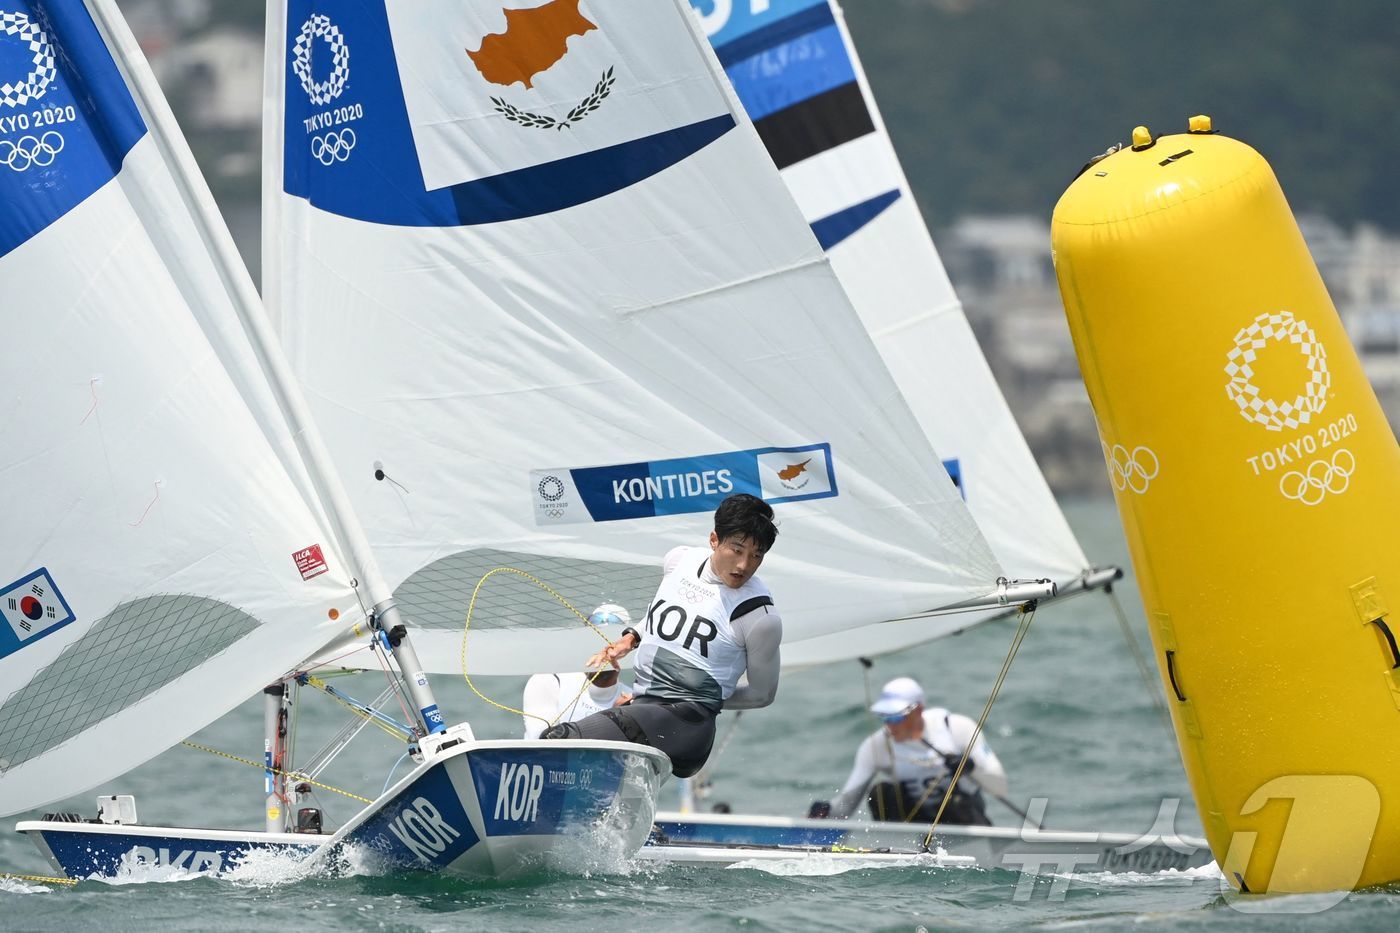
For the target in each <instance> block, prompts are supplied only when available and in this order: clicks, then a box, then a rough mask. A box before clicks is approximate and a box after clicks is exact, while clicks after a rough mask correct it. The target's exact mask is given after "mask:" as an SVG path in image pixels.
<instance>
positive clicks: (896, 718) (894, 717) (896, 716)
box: [880, 703, 919, 726]
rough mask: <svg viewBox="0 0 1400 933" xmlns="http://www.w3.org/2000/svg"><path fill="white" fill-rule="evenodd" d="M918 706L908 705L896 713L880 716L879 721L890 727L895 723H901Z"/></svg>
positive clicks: (914, 704) (915, 704)
mask: <svg viewBox="0 0 1400 933" xmlns="http://www.w3.org/2000/svg"><path fill="white" fill-rule="evenodd" d="M918 705H919V704H917V703H910V704H909V705H908V706H906V707H904V709H902V710H900V711H899V712H897V713H884V714H881V716H880V720H881V721H882V722H884V724H885V725H887V726H892V725H894V724H895V723H898V722H903V721H904V720H905V719H906V718H908V716H909V714H910V713H912V712H914V710H915V708H916V707H918Z"/></svg>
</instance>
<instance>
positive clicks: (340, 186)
mask: <svg viewBox="0 0 1400 933" xmlns="http://www.w3.org/2000/svg"><path fill="white" fill-rule="evenodd" d="M502 7H503V4H501V3H478V4H472V5H458V6H454V7H449V8H440V7H436V6H434V7H424V6H423V5H422V4H418V3H412V2H408V0H388V2H387V3H384V4H381V3H370V4H367V5H362V6H355V7H353V8H337V9H335V10H333V11H330V12H324V13H323V12H320V9H321V8H319V7H313V6H312V5H311V4H310V3H306V2H290V3H286V4H284V5H283V6H282V7H281V8H280V9H279V10H278V11H277V12H276V13H274V15H273V16H272V17H271V18H270V23H269V35H268V42H269V46H268V49H269V54H268V62H269V66H268V72H267V83H266V91H265V93H266V95H267V102H268V119H267V121H266V124H265V136H264V139H265V143H264V144H265V147H266V149H265V153H264V156H265V165H266V172H265V191H264V194H265V197H264V218H265V236H264V241H265V255H264V263H263V266H264V296H265V298H266V300H267V301H268V302H269V304H270V306H271V308H272V310H273V313H274V314H275V315H276V316H278V317H279V318H280V321H281V330H282V333H283V337H284V342H285V344H286V346H287V349H288V354H289V356H290V357H291V360H292V363H293V366H294V368H295V369H296V370H297V372H298V375H299V376H300V378H301V379H302V381H303V383H304V386H305V388H306V391H307V394H308V398H309V400H310V402H311V405H312V407H313V408H314V411H315V415H316V420H317V422H318V423H319V424H320V425H321V426H322V428H323V429H324V431H325V433H326V435H327V443H328V445H329V446H330V448H331V450H332V451H333V453H334V455H335V457H336V459H337V461H338V463H339V465H340V468H341V471H342V474H343V475H344V476H345V477H346V485H347V488H348V492H349V495H350V497H351V499H352V500H353V502H354V506H355V510H356V512H357V513H358V514H359V515H360V516H361V518H362V519H363V521H364V523H365V526H366V530H367V533H368V534H369V536H370V538H371V541H372V543H373V545H374V547H375V550H376V553H377V554H378V556H379V561H380V565H381V567H382V568H383V570H384V573H385V576H386V578H387V581H388V583H389V585H390V586H392V587H393V588H394V589H395V595H396V598H397V599H398V601H399V605H400V606H401V608H402V609H403V610H404V613H405V615H406V616H407V617H408V618H409V619H410V621H412V622H414V623H416V624H417V625H419V626H421V627H425V628H427V629H428V630H429V632H428V634H429V635H432V634H434V633H438V634H440V635H441V636H442V638H440V639H438V641H439V642H441V643H443V644H444V645H450V646H452V647H451V648H450V649H445V650H444V651H443V652H441V653H438V654H437V658H436V660H435V659H434V657H433V655H434V654H435V652H434V651H432V650H430V649H428V648H426V647H425V646H428V645H430V644H432V643H433V642H434V639H432V638H422V637H419V636H415V640H416V642H417V645H418V647H419V651H420V654H421V655H423V656H424V660H425V664H426V666H427V668H428V669H429V670H454V669H456V665H457V663H458V654H457V651H456V645H457V643H458V642H459V640H460V639H459V635H460V632H461V630H462V626H463V622H464V616H465V614H466V610H467V604H468V600H469V599H470V597H471V595H472V592H473V588H474V587H475V586H476V584H477V583H478V581H479V580H480V579H481V578H482V577H483V575H484V574H486V573H487V572H489V571H490V570H492V569H495V568H499V567H514V568H518V569H521V570H525V571H528V572H531V573H533V574H534V575H536V576H537V577H538V578H540V579H541V580H543V581H545V582H546V583H548V584H549V585H550V586H551V587H553V588H554V589H556V590H557V591H558V592H559V594H560V595H561V596H563V597H564V598H566V599H568V601H570V602H571V603H573V604H574V605H575V606H577V607H579V608H580V609H582V610H583V611H584V612H587V611H588V610H589V609H591V608H592V607H593V606H594V605H596V604H598V603H602V602H614V603H620V604H622V605H624V606H627V607H628V608H629V609H630V610H631V611H632V613H633V616H634V618H640V616H641V612H642V611H643V610H644V608H645V603H646V601H647V599H648V598H649V597H650V596H651V595H652V593H653V592H654V589H655V586H656V582H657V579H658V575H659V566H660V560H661V557H662V555H663V554H664V552H665V551H666V550H667V549H669V548H670V547H671V546H674V545H676V544H687V543H696V544H698V543H700V542H702V541H704V540H705V538H706V536H707V535H708V533H709V531H710V528H711V513H712V511H713V509H714V507H715V505H717V504H718V502H719V501H720V500H721V499H723V498H724V497H725V495H727V494H728V493H730V492H734V491H747V492H752V493H754V494H758V495H762V496H763V497H764V498H766V499H768V500H769V501H770V502H772V503H774V505H775V507H776V510H777V516H778V522H779V526H780V529H781V535H780V538H779V542H778V545H777V546H776V548H775V549H774V551H773V552H772V554H771V555H770V556H769V557H768V560H767V562H766V563H765V564H764V567H763V576H764V579H765V580H766V581H767V582H768V583H769V585H770V586H771V587H772V589H773V590H774V591H775V593H776V594H777V598H778V600H779V605H780V606H781V607H782V610H783V615H784V619H785V626H786V628H787V631H788V633H789V635H788V637H792V638H798V637H804V636H816V635H821V634H823V633H826V632H831V631H835V630H838V629H842V628H846V627H849V626H851V625H858V624H867V623H874V622H878V621H881V620H884V619H890V618H899V617H904V616H910V615H916V614H920V613H924V612H927V611H929V610H933V609H936V608H938V607H940V606H945V605H947V604H950V603H955V602H959V601H962V600H965V599H970V598H976V597H979V596H985V595H986V594H988V593H989V592H990V590H991V587H992V583H993V581H994V580H995V579H996V578H997V577H998V576H999V575H1000V573H1001V571H1000V569H999V567H998V564H997V562H996V560H995V559H994V558H993V556H992V554H991V552H990V550H989V549H988V547H987V545H986V542H985V541H984V540H983V539H982V536H981V534H980V533H979V531H978V530H977V528H976V526H975V525H974V524H973V522H972V520H971V518H970V516H969V515H968V512H967V510H966V508H965V507H964V505H963V503H962V501H961V498H960V497H959V496H958V494H957V490H956V488H955V487H954V486H953V485H952V483H950V482H949V481H948V476H947V474H946V472H945V471H944V470H943V468H942V466H941V464H940V461H939V459H938V457H937V455H936V454H935V453H934V451H933V450H932V448H931V447H930V445H929V443H928V441H927V439H926V437H925V434H924V432H923V431H922V430H921V429H920V427H919V424H918V422H917V421H916V419H915V417H914V415H913V413H912V412H911V411H910V409H909V407H908V404H907V403H906V401H905V399H904V397H903V396H902V395H901V394H900V392H899V390H898V389H897V387H896V385H895V384H894V382H893V380H892V379H891V378H890V375H889V373H888V371H887V370H886V369H885V366H884V365H883V363H882V362H881V360H880V356H879V353H878V352H877V351H876V349H875V347H874V345H873V343H872V342H871V340H870V338H869V336H868V335H867V334H866V331H865V328H864V327H863V326H862V325H861V322H860V320H859V318H858V317H857V315H856V314H855V312H854V311H853V309H852V308H851V306H850V303H849V301H848V300H847V299H846V297H845V295H844V293H843V292H842V290H841V287H840V285H839V284H838V282H837V281H836V278H835V276H834V275H833V274H832V272H831V269H830V267H829V265H828V264H827V262H826V260H825V258H824V256H823V254H822V251H821V249H820V247H819V246H818V245H817V242H816V239H815V238H814V237H813V235H812V233H811V231H810V229H809V228H808V226H807V225H806V224H805V223H804V222H803V219H802V217H801V215H800V214H799V212H798V211H797V209H796V207H795V206H794V204H793V203H792V199H791V197H790V196H789V195H788V194H787V191H786V189H785V188H784V186H783V184H782V181H781V179H780V178H779V176H778V174H777V172H776V171H775V170H774V168H773V166H772V163H771V160H770V159H769V158H768V156H767V155H766V154H765V152H764V151H763V148H762V143H761V142H760V141H759V139H758V137H757V136H756V134H755V133H754V131H753V129H752V126H751V125H750V124H749V122H748V121H747V119H746V118H745V117H744V115H743V111H742V109H740V108H739V106H738V104H737V102H736V101H735V100H734V99H733V97H732V95H731V93H730V91H729V88H728V85H727V83H726V82H725V81H724V79H723V77H722V75H721V74H720V73H719V71H718V66H717V63H716V62H715V61H714V58H713V54H712V53H711V52H710V50H709V48H708V47H707V46H706V45H705V42H704V39H703V36H701V35H699V33H698V30H697V29H696V24H695V23H694V21H693V19H692V14H691V12H690V10H689V9H688V8H687V7H686V5H685V4H684V3H683V2H681V0H667V2H658V0H608V2H606V3H604V2H599V0H549V2H541V0H515V2H512V3H511V4H510V9H508V10H507V9H503V8H502ZM482 592H483V596H482V598H481V599H479V600H478V602H477V604H476V612H475V614H474V615H473V621H472V632H473V635H472V639H471V642H470V645H471V648H470V651H469V656H468V659H467V660H468V664H469V665H470V667H471V669H472V670H473V671H486V672H492V673H510V672H525V671H536V670H565V669H568V668H569V667H571V666H575V665H577V663H578V662H579V659H580V658H581V657H582V656H583V655H584V653H586V652H590V651H591V650H593V649H594V648H596V647H597V645H598V644H599V640H598V637H597V635H596V634H594V633H592V632H590V631H587V630H586V629H584V628H583V627H582V626H581V624H580V623H579V622H578V621H577V620H575V619H573V618H572V617H571V616H570V615H569V614H568V613H567V612H565V611H562V610H561V607H560V606H559V605H558V604H557V603H555V602H553V600H552V599H551V598H548V597H540V596H538V591H537V590H534V589H533V588H532V586H531V585H530V584H529V583H526V582H522V581H520V580H519V578H514V579H511V578H509V577H508V576H507V575H502V577H499V578H493V579H492V580H490V581H488V582H487V583H486V584H485V585H484V586H483V590H482ZM540 631H545V632H548V633H549V634H548V637H543V638H542V637H539V632H540Z"/></svg>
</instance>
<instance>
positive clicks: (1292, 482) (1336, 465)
mask: <svg viewBox="0 0 1400 933" xmlns="http://www.w3.org/2000/svg"><path fill="white" fill-rule="evenodd" d="M1355 472H1356V457H1355V455H1353V454H1352V452H1351V451H1349V450H1347V449H1346V448H1342V449H1341V450H1339V451H1337V452H1336V453H1334V454H1333V455H1332V459H1331V461H1330V462H1329V461H1327V460H1314V461H1313V462H1312V463H1310V464H1308V468H1307V470H1306V471H1305V472H1302V473H1299V472H1298V471H1297V470H1289V471H1288V472H1287V473H1285V474H1283V476H1282V477H1281V478H1280V479H1279V481H1278V491H1279V492H1281V493H1283V496H1284V498H1285V499H1297V500H1298V501H1299V502H1301V503H1303V504H1304V505H1317V504H1318V503H1320V502H1321V501H1322V500H1323V499H1324V498H1326V497H1327V494H1328V493H1329V492H1330V493H1332V494H1333V495H1340V494H1342V493H1344V492H1346V491H1347V487H1348V486H1350V485H1351V474H1352V473H1355Z"/></svg>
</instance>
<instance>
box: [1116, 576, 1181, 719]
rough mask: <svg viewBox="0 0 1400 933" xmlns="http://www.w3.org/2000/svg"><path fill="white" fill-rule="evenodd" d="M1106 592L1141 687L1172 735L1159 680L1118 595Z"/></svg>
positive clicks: (1170, 716) (1168, 714) (1168, 713)
mask: <svg viewBox="0 0 1400 933" xmlns="http://www.w3.org/2000/svg"><path fill="white" fill-rule="evenodd" d="M1107 592H1108V601H1109V602H1111V603H1112V604H1113V612H1114V615H1116V616H1117V617H1118V628H1119V630H1120V631H1122V633H1123V641H1124V642H1126V643H1127V645H1128V652H1129V653H1130V654H1131V655H1132V656H1133V663H1134V664H1136V665H1137V669H1138V674H1139V675H1141V677H1142V683H1143V686H1145V687H1146V688H1147V694H1148V696H1150V697H1151V698H1152V705H1153V706H1154V707H1156V709H1157V712H1158V713H1160V714H1161V716H1162V722H1163V723H1165V724H1166V727H1167V732H1168V733H1172V732H1173V729H1172V715H1171V713H1170V712H1168V710H1167V701H1166V700H1165V699H1163V697H1162V690H1161V689H1160V678H1158V677H1155V676H1153V672H1152V670H1151V669H1150V668H1149V667H1148V665H1147V658H1146V657H1145V656H1144V655H1143V653H1142V645H1140V644H1139V643H1138V640H1137V636H1136V635H1134V634H1133V628H1132V626H1131V625H1130V624H1129V623H1128V614H1127V613H1126V612H1124V611H1123V604H1122V603H1121V602H1119V601H1118V594H1117V593H1115V592H1113V590H1112V588H1110V589H1109V590H1108V591H1107Z"/></svg>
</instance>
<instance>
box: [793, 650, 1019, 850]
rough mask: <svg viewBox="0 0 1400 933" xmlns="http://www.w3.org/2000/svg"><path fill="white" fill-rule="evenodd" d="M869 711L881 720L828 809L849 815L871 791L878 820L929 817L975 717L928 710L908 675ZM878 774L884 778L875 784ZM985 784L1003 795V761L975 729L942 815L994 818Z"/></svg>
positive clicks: (985, 822)
mask: <svg viewBox="0 0 1400 933" xmlns="http://www.w3.org/2000/svg"><path fill="white" fill-rule="evenodd" d="M871 712H873V713H875V715H877V716H879V717H880V718H881V719H882V720H884V722H885V726H884V728H882V729H880V730H879V731H878V732H875V733H873V734H871V735H870V736H868V737H866V739H865V741H863V742H861V744H860V748H859V749H857V750H856V760H855V766H854V767H853V768H852V769H851V775H850V777H848V778H847V779H846V784H845V786H844V787H842V788H841V793H840V794H839V795H838V796H837V797H836V799H835V800H833V801H832V802H831V805H830V814H829V815H830V816H832V817H836V818H838V819H839V818H844V817H847V816H850V815H851V814H852V813H853V812H854V811H855V810H856V808H857V807H859V806H860V802H861V801H862V800H865V799H867V793H868V797H869V801H870V811H871V816H873V817H874V818H875V819H877V820H880V819H883V820H894V821H900V820H919V821H923V822H932V821H933V818H934V816H935V815H936V814H937V812H938V808H939V806H940V805H941V804H942V803H943V796H944V794H945V793H946V792H947V789H948V782H949V781H950V780H951V779H952V775H953V771H954V770H955V769H956V768H957V766H958V760H959V759H960V758H962V755H963V752H964V751H965V750H966V749H967V745H968V740H970V739H971V738H972V734H973V732H974V731H975V730H976V728H977V724H976V723H975V722H974V721H973V720H971V719H969V718H968V717H966V716H961V715H958V714H957V713H950V712H948V711H947V710H946V709H941V708H930V709H925V708H924V691H923V688H922V687H920V686H919V684H918V682H917V681H915V680H914V679H913V678H911V677H896V678H895V679H894V680H891V681H890V682H889V683H887V684H885V687H884V689H883V690H882V691H881V693H880V698H879V699H878V700H876V701H875V704H874V705H873V706H871ZM877 777H880V778H881V782H880V783H878V784H875V786H874V787H873V788H872V787H871V785H872V784H874V783H875V780H876V778H877ZM983 790H985V791H987V793H989V794H992V795H993V796H997V797H1004V796H1006V792H1007V781H1006V771H1005V769H1003V768H1002V765H1001V761H1000V760H999V759H998V758H997V756H996V754H995V753H994V752H993V751H992V750H991V748H990V747H989V746H988V745H987V743H986V741H985V740H984V739H983V738H982V737H981V736H978V737H977V741H976V743H974V744H973V746H972V753H971V754H970V755H968V756H967V763H966V764H965V765H964V766H963V773H962V777H960V778H959V779H958V786H957V789H956V790H955V791H954V792H953V795H952V796H951V797H950V798H949V800H948V806H947V807H946V808H945V809H944V811H943V817H942V820H941V822H943V823H950V824H962V825H969V824H970V825H980V826H989V825H991V821H990V820H989V819H987V812H986V804H985V801H984V800H983V797H982V791H983ZM814 806H819V804H818V805H814Z"/></svg>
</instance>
